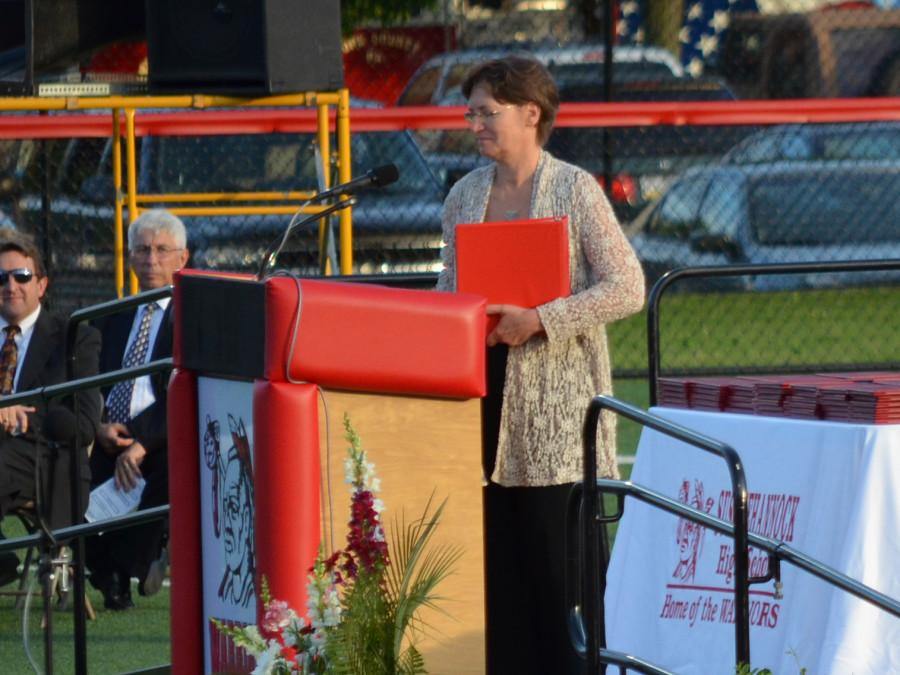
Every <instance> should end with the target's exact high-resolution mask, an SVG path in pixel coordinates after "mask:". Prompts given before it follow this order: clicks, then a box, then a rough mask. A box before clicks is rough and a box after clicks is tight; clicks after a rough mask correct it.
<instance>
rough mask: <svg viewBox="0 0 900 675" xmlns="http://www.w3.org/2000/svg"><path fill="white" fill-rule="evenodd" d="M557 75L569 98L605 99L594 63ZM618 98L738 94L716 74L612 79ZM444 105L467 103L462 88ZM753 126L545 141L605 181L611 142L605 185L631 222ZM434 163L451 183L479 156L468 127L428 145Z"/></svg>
mask: <svg viewBox="0 0 900 675" xmlns="http://www.w3.org/2000/svg"><path fill="white" fill-rule="evenodd" d="M578 65H579V67H578V68H577V69H574V70H572V71H570V72H569V74H568V76H567V77H566V78H563V79H561V80H560V83H559V92H560V99H561V100H562V101H563V102H564V103H569V102H571V103H582V102H591V101H601V100H603V97H604V91H603V82H602V79H601V78H600V77H599V76H598V75H597V69H596V67H595V66H591V68H590V69H583V68H581V66H582V65H583V64H578ZM612 96H613V100H614V101H618V102H622V101H629V102H659V101H730V100H734V95H733V94H732V93H731V91H730V90H729V89H728V87H726V86H725V84H724V82H723V81H722V80H720V79H716V78H705V79H693V78H686V77H671V76H670V77H666V78H663V79H659V80H633V81H629V82H616V83H614V84H613V91H612ZM444 103H446V104H455V105H464V104H465V100H464V99H463V96H462V93H461V92H460V91H459V90H458V88H457V90H456V92H454V93H452V94H450V95H449V97H448V99H446V100H445V101H444ZM755 129H756V127H754V126H733V127H730V126H714V127H710V126H687V125H685V126H672V125H660V126H650V127H616V128H609V129H604V128H602V127H561V126H557V127H556V128H555V129H554V130H553V133H552V134H551V135H550V139H549V141H548V143H547V150H548V151H549V152H551V153H552V154H553V155H555V156H556V157H559V158H560V159H563V160H565V161H567V162H571V163H573V164H576V165H578V166H580V167H582V168H584V169H586V170H588V171H590V172H591V173H592V174H593V175H594V176H596V177H597V180H598V181H599V182H600V183H601V185H602V184H604V183H605V180H604V163H603V154H604V147H605V146H604V144H605V143H606V144H608V148H609V152H610V156H611V159H612V163H611V174H612V175H611V178H612V181H611V184H610V186H609V189H608V190H607V191H606V192H607V196H608V197H609V199H610V202H611V203H612V206H613V209H614V210H615V212H616V215H617V216H618V217H619V219H620V220H621V221H622V222H629V221H630V220H632V219H633V218H634V217H635V216H637V214H638V213H640V212H641V210H642V209H643V208H644V207H645V206H646V205H647V204H648V203H649V202H652V201H654V200H656V199H657V198H658V197H659V195H660V194H661V193H662V191H663V190H664V189H665V188H666V187H667V186H668V185H669V183H671V182H672V180H674V178H675V177H676V176H677V175H678V174H679V173H680V172H682V171H683V170H684V169H686V168H687V167H689V166H692V165H694V164H703V163H709V162H711V161H716V160H718V159H719V158H720V157H721V156H722V154H723V153H725V152H727V151H728V150H729V149H730V148H731V147H732V146H734V145H735V144H736V143H738V142H740V141H741V140H742V139H744V138H745V137H746V136H747V135H748V134H750V133H752V132H753V131H754V130H755ZM425 156H426V158H427V159H428V162H429V164H430V165H431V166H432V169H434V171H435V173H436V174H438V176H440V177H441V178H442V179H443V180H444V181H445V182H446V183H447V184H448V186H449V185H452V184H453V183H454V182H456V180H458V179H459V178H460V177H461V176H463V175H465V173H467V172H468V171H471V170H472V169H473V168H474V167H476V166H478V165H479V164H481V163H482V160H481V159H480V158H479V156H478V149H477V145H476V143H475V139H474V137H473V136H472V134H471V133H469V132H467V131H446V132H443V133H442V134H441V135H440V136H439V137H438V138H437V140H436V141H433V142H432V144H431V145H430V146H428V148H427V149H426V151H425Z"/></svg>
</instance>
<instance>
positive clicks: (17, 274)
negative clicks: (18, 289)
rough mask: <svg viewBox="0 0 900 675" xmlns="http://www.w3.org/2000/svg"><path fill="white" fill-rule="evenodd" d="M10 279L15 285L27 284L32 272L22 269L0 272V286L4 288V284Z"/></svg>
mask: <svg viewBox="0 0 900 675" xmlns="http://www.w3.org/2000/svg"><path fill="white" fill-rule="evenodd" d="M10 277H12V278H13V279H15V280H16V283H17V284H27V283H28V282H29V281H31V279H32V278H33V277H34V272H32V271H31V270H29V269H26V268H24V267H19V268H16V269H14V270H0V286H6V282H7V281H9V278H10Z"/></svg>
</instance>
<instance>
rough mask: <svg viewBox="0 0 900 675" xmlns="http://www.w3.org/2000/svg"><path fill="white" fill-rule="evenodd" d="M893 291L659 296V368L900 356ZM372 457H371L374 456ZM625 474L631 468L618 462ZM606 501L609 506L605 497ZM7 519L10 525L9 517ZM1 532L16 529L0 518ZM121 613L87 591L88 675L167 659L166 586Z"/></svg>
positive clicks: (620, 356) (12, 655) (1, 627)
mask: <svg viewBox="0 0 900 675" xmlns="http://www.w3.org/2000/svg"><path fill="white" fill-rule="evenodd" d="M897 296H898V293H897V291H896V290H894V289H890V288H865V289H845V290H841V291H808V292H804V293H765V294H704V295H688V294H675V295H672V296H670V297H668V298H666V299H664V301H663V305H662V312H661V330H662V335H663V350H662V364H663V367H664V368H709V369H715V368H728V367H741V366H744V367H746V366H757V367H770V368H772V369H773V370H775V369H777V368H779V367H784V366H787V365H793V366H800V365H804V364H817V365H818V364H828V363H840V364H868V363H886V362H894V363H896V362H897V360H898V357H897V338H896V327H897V326H898V325H900V302H898V301H897V300H898V297H897ZM645 325H646V318H645V316H644V315H643V314H641V315H638V316H636V317H632V318H631V319H628V320H626V321H622V322H619V323H618V324H615V325H613V326H612V327H611V329H610V339H611V343H612V350H613V362H614V365H615V366H616V367H617V368H623V369H629V370H643V369H645V368H646V350H647V347H646V344H647V341H646V328H645ZM614 389H615V395H616V397H618V398H620V399H622V400H625V401H628V402H629V403H633V404H635V405H637V406H638V407H641V408H646V407H647V403H648V392H647V381H646V380H645V379H617V380H616V381H615V385H614ZM639 436H640V428H639V426H638V425H637V424H635V423H633V422H630V421H629V420H626V419H624V418H620V419H619V440H618V454H619V456H620V457H624V458H628V457H630V456H632V455H633V454H634V451H635V449H636V447H637V443H638V439H639ZM376 461H377V460H376ZM620 468H621V472H622V477H623V478H628V477H629V476H630V474H631V464H630V462H628V461H626V462H623V463H622V464H621V467H620ZM608 503H609V504H610V506H611V502H608ZM7 523H9V521H7ZM5 530H6V534H7V536H16V535H17V534H18V533H17V532H16V531H15V530H14V529H13V527H11V526H10V525H8V524H5ZM134 594H135V600H136V604H137V608H136V609H134V610H131V611H129V612H125V613H113V612H108V611H105V610H103V608H102V604H103V603H102V598H101V597H100V594H99V593H97V592H96V591H93V590H91V591H90V597H91V601H92V602H93V604H94V607H95V608H96V609H97V613H98V616H97V620H96V621H92V622H88V665H89V672H90V673H91V674H92V675H94V674H97V675H105V674H106V673H134V672H139V671H147V670H148V669H153V668H154V667H157V666H160V665H162V664H168V663H169V662H170V660H171V655H170V647H169V607H170V597H169V592H168V588H164V589H163V591H162V592H160V593H159V594H158V595H156V596H154V597H152V598H140V597H137V595H136V589H135V590H134ZM33 607H34V608H33V610H32V612H31V615H30V617H29V625H28V642H29V644H30V647H31V651H32V653H33V655H34V659H35V662H36V663H37V664H38V670H39V671H42V670H43V658H44V657H43V637H42V632H41V629H40V620H41V600H40V596H39V595H38V596H37V597H36V598H35V599H34V601H33ZM54 635H55V640H54V647H53V649H54V656H55V658H54V668H55V672H57V673H63V674H65V673H71V672H73V667H72V663H73V658H72V654H73V648H72V619H71V612H63V611H57V612H55V613H54ZM0 672H2V673H29V672H33V671H32V669H31V667H30V666H29V663H28V661H27V659H26V657H25V653H24V649H23V638H22V612H21V611H17V610H15V608H14V599H13V598H11V597H0Z"/></svg>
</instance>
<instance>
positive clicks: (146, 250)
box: [131, 246, 184, 258]
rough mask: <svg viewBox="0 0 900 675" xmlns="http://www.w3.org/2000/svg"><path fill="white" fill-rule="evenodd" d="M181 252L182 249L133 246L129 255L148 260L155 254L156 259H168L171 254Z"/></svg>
mask: <svg viewBox="0 0 900 675" xmlns="http://www.w3.org/2000/svg"><path fill="white" fill-rule="evenodd" d="M183 250H184V249H183V248H173V247H172V246H135V247H134V248H133V249H131V255H133V256H136V257H139V258H149V257H150V254H151V253H155V254H156V257H157V258H168V257H169V256H170V255H172V254H173V253H177V252H178V251H183Z"/></svg>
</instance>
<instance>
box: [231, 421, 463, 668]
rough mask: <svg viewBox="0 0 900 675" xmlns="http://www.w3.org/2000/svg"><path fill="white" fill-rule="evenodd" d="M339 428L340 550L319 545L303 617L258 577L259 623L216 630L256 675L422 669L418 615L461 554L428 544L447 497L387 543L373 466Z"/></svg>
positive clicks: (395, 530) (350, 432)
mask: <svg viewBox="0 0 900 675" xmlns="http://www.w3.org/2000/svg"><path fill="white" fill-rule="evenodd" d="M344 429H345V431H346V436H345V437H346V439H347V441H348V442H349V443H350V445H349V447H348V456H347V459H346V460H345V463H344V468H345V479H346V481H347V482H348V483H349V484H350V485H351V486H352V487H351V489H352V496H351V514H350V523H349V532H348V534H347V545H346V547H345V548H344V549H340V550H338V551H335V552H334V553H332V554H331V555H328V556H326V552H325V550H324V547H322V548H320V550H319V555H318V557H317V558H316V561H315V564H314V565H313V567H312V569H311V570H310V572H309V576H308V584H307V595H308V599H307V608H306V609H307V615H306V617H303V616H299V615H298V614H297V613H296V612H295V611H294V610H293V609H291V608H290V607H288V605H287V603H286V602H283V601H281V600H277V599H274V598H273V597H272V596H271V594H270V592H269V588H268V584H267V583H266V580H265V579H263V580H262V583H261V589H260V592H261V599H262V601H263V607H264V608H265V615H264V617H263V621H262V622H261V625H260V626H258V627H257V626H245V627H233V626H232V627H230V626H225V625H224V624H221V623H218V622H217V623H216V627H217V628H218V630H219V631H221V632H222V633H223V634H225V635H228V636H229V637H230V638H231V639H232V640H233V641H234V643H235V644H236V645H238V646H240V647H243V648H244V649H246V650H247V651H248V652H250V653H251V654H253V656H254V657H255V658H256V668H255V670H254V671H253V673H254V675H286V674H294V673H301V674H303V675H308V674H320V673H366V674H367V675H382V674H383V675H394V674H395V673H401V674H403V675H414V674H416V673H426V672H427V671H426V669H425V663H424V659H423V658H422V655H421V653H420V652H419V651H418V650H417V649H416V642H417V638H418V637H419V636H421V635H422V634H423V632H424V626H422V624H421V622H420V621H419V620H418V616H417V614H418V610H419V609H420V608H422V607H426V606H427V607H435V603H436V601H437V600H438V599H439V597H438V596H437V595H435V592H434V591H435V588H436V587H437V585H438V584H439V583H440V582H441V581H442V580H443V579H445V578H446V577H447V576H448V575H450V574H451V573H452V571H453V567H454V565H455V564H456V562H457V560H458V559H459V557H460V555H461V551H460V550H459V549H458V548H456V547H452V546H447V545H440V546H432V547H430V548H429V546H428V545H429V543H430V541H431V539H432V538H433V535H434V532H435V529H436V527H437V525H438V523H439V522H440V518H441V514H442V513H443V510H444V506H445V505H446V499H445V500H444V501H443V502H441V504H439V505H438V506H437V508H434V509H432V498H429V500H428V502H427V503H426V505H425V509H424V511H423V513H422V516H421V518H419V519H417V520H414V521H412V522H411V523H406V522H405V521H404V520H403V519H402V517H401V520H400V521H399V522H397V520H395V521H394V523H393V527H392V530H391V531H392V535H391V541H390V546H388V543H387V540H386V537H385V531H384V528H383V527H382V522H381V514H382V511H383V509H384V505H383V503H382V502H381V500H380V499H378V498H376V496H375V495H376V494H377V493H378V491H379V489H380V485H379V480H378V478H377V476H376V474H375V466H374V464H372V463H371V462H370V461H369V459H368V453H367V452H366V451H365V450H364V449H363V448H362V444H361V442H360V438H359V435H358V434H357V433H356V431H355V430H354V429H353V426H352V424H351V423H350V418H349V417H348V416H347V415H346V414H345V415H344Z"/></svg>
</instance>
